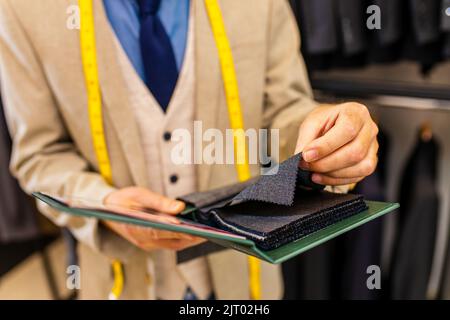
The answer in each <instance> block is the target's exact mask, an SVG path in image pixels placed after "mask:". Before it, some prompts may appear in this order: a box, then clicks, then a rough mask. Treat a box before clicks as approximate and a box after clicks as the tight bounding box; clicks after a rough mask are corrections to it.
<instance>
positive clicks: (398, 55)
mask: <svg viewBox="0 0 450 320" xmlns="http://www.w3.org/2000/svg"><path fill="white" fill-rule="evenodd" d="M280 1H281V0H280ZM290 3H291V5H292V8H293V11H294V13H295V15H296V17H297V20H298V23H299V27H300V30H301V34H302V42H303V44H302V51H303V55H304V58H305V60H306V63H307V67H308V70H309V75H310V79H311V83H312V86H313V89H314V90H315V94H316V99H317V100H319V101H321V102H339V101H344V100H349V99H350V100H354V101H360V102H363V103H365V104H366V105H368V106H369V107H370V109H371V111H372V113H373V116H374V118H375V119H376V121H377V123H378V124H379V126H380V129H381V130H380V136H379V139H380V154H379V167H378V169H377V171H376V172H375V173H374V174H373V175H372V176H371V177H369V178H367V179H366V180H365V181H363V182H362V183H360V184H358V185H357V187H356V189H355V190H354V191H353V192H356V193H363V194H365V195H366V196H367V197H368V198H370V199H373V200H382V201H392V202H394V201H395V202H400V204H401V209H399V210H398V211H397V212H396V213H394V214H390V215H388V216H387V217H385V218H383V219H378V220H376V221H373V222H371V223H370V224H367V225H365V226H363V227H361V228H359V229H357V230H355V231H352V232H350V233H348V234H346V235H344V236H342V237H339V238H338V239H336V240H333V241H330V242H328V243H326V244H324V245H322V246H320V247H318V248H316V249H313V250H311V251H309V252H307V253H306V254H303V255H301V256H300V257H298V258H295V259H293V260H291V261H289V262H287V263H285V264H284V265H283V273H284V280H285V298H286V299H373V300H377V299H431V300H433V299H450V246H449V230H450V170H449V169H450V1H449V0H378V1H365V0H291V1H290ZM372 4H375V5H377V6H378V7H379V8H380V9H381V12H382V13H383V14H382V15H381V21H382V25H383V28H382V29H381V30H369V29H368V28H367V25H366V23H367V18H368V16H369V14H368V13H367V12H366V9H367V7H368V6H370V5H372ZM0 68H1V66H0ZM0 111H1V110H0ZM10 150H11V141H10V138H9V135H8V131H7V128H6V124H5V120H4V117H3V112H2V111H1V112H0V299H74V298H76V292H70V291H69V290H68V289H67V288H66V285H65V281H66V273H65V271H66V267H67V266H68V265H73V264H77V255H76V246H77V244H76V242H75V241H74V239H73V238H72V236H71V234H70V232H69V231H68V230H59V229H58V228H56V227H55V226H53V225H52V224H51V223H50V222H49V221H47V220H46V219H45V218H43V217H42V216H41V215H39V214H38V213H37V211H36V209H35V206H34V203H33V200H31V199H30V198H29V197H28V196H26V195H25V194H24V193H23V192H22V191H21V190H20V188H19V186H18V185H17V182H16V181H15V180H14V179H13V178H12V177H11V176H10V174H9V170H8V163H9V155H10ZM369 265H376V266H379V267H380V270H381V274H382V284H381V289H380V290H369V289H368V288H367V286H366V279H367V276H368V275H367V267H368V266H369Z"/></svg>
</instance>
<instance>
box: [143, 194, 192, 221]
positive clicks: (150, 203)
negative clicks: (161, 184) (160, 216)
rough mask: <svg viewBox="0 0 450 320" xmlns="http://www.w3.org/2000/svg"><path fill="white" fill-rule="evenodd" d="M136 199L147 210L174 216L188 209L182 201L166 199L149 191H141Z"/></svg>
mask: <svg viewBox="0 0 450 320" xmlns="http://www.w3.org/2000/svg"><path fill="white" fill-rule="evenodd" d="M135 199H136V201H138V202H139V203H140V204H141V205H142V206H143V207H145V208H148V209H153V210H156V211H158V212H162V213H167V214H172V215H177V214H179V213H181V212H182V211H183V210H184V209H185V207H186V205H185V204H184V202H182V201H178V200H174V199H170V198H167V197H164V196H163V195H160V194H157V193H154V192H152V191H150V190H147V189H141V190H139V192H138V194H136V198H135Z"/></svg>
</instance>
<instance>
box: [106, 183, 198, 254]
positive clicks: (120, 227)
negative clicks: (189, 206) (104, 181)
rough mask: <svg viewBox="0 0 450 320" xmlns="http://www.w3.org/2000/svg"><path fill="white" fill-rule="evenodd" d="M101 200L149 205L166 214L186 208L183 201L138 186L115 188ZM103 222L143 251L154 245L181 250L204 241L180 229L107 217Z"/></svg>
mask: <svg viewBox="0 0 450 320" xmlns="http://www.w3.org/2000/svg"><path fill="white" fill-rule="evenodd" d="M104 203H105V205H110V206H120V207H127V208H134V209H136V208H137V209H139V208H141V209H152V210H155V211H158V212H161V213H166V214H169V215H177V214H179V213H180V212H182V211H183V210H184V208H185V204H184V203H183V202H181V201H177V200H172V199H169V198H166V197H164V196H162V195H159V194H156V193H154V192H152V191H150V190H147V189H144V188H138V187H131V188H125V189H122V190H118V191H115V192H113V193H111V194H110V195H108V196H107V197H106V199H105V200H104ZM174 221H175V219H174ZM105 225H106V226H107V227H109V228H110V229H111V230H113V231H114V232H116V233H117V234H119V235H120V236H122V237H123V238H125V239H126V240H128V241H130V242H131V243H133V244H134V245H136V246H137V247H139V248H141V249H143V250H145V251H151V250H155V249H170V250H183V249H186V248H188V247H192V246H195V245H198V244H200V243H202V242H204V241H205V240H204V239H200V238H196V237H193V236H189V235H186V234H182V233H175V232H170V231H163V230H156V229H151V228H144V227H139V226H132V225H129V224H123V223H116V222H110V221H108V222H105Z"/></svg>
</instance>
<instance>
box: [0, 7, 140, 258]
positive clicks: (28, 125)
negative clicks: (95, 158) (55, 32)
mask: <svg viewBox="0 0 450 320" xmlns="http://www.w3.org/2000/svg"><path fill="white" fill-rule="evenodd" d="M18 17H19V16H18V15H17V13H16V12H15V11H14V7H13V5H12V4H11V3H10V2H8V0H1V1H0V80H1V90H2V96H3V99H4V107H5V114H6V118H7V121H8V126H9V130H10V132H11V136H12V139H13V150H12V158H11V164H10V167H11V171H12V173H13V174H14V175H15V176H16V177H17V179H18V180H19V182H20V184H21V186H22V188H23V189H24V190H25V191H26V192H28V193H31V192H35V191H40V192H44V193H48V194H51V195H56V196H60V197H79V198H87V199H93V200H98V201H102V200H103V199H104V197H105V196H106V195H108V194H109V193H110V192H112V191H113V190H115V189H114V188H113V187H111V186H109V185H108V184H107V183H106V182H105V181H104V180H103V178H102V177H101V176H100V175H99V174H98V173H95V172H92V171H90V166H89V164H88V163H87V161H86V160H85V159H83V157H82V156H81V155H80V154H79V152H78V151H77V148H76V146H75V145H74V143H73V142H72V141H71V138H70V136H69V134H68V132H67V130H66V128H65V125H64V121H63V119H62V118H61V115H60V114H59V111H58V106H57V104H56V102H55V99H54V97H53V95H52V90H51V88H50V86H49V84H48V82H47V79H46V76H45V73H44V70H43V67H42V65H41V64H40V62H39V57H38V56H37V55H36V54H35V51H34V49H33V45H32V43H31V41H30V40H29V39H28V37H27V34H26V32H25V31H24V29H23V27H22V25H21V23H20V19H19V18H18ZM39 208H40V210H41V211H42V212H43V213H44V214H45V215H47V216H48V217H49V218H50V219H51V220H53V222H55V223H56V224H57V225H59V226H67V227H69V228H70V229H71V230H72V232H73V234H74V235H75V237H77V238H78V240H79V241H81V242H83V243H85V244H87V245H89V246H90V247H92V248H94V249H95V250H97V251H101V252H103V253H104V254H106V255H108V256H111V257H113V258H121V259H125V258H126V256H127V253H128V251H130V250H124V248H126V247H127V246H126V243H125V240H122V239H121V238H119V237H118V236H116V235H115V234H113V233H112V232H110V231H109V230H107V229H106V228H104V227H103V226H102V225H101V224H99V222H98V220H96V219H85V218H80V217H74V216H69V215H66V214H62V213H59V212H56V211H54V210H52V209H50V208H49V207H47V206H45V205H42V204H39ZM128 247H131V246H129V245H128Z"/></svg>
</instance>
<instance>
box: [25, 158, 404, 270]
mask: <svg viewBox="0 0 450 320" xmlns="http://www.w3.org/2000/svg"><path fill="white" fill-rule="evenodd" d="M300 160H301V154H298V155H296V156H294V157H292V158H290V159H288V160H286V161H285V162H283V163H281V164H280V165H279V166H277V167H275V168H274V169H272V170H273V171H272V172H269V173H267V174H266V175H263V176H261V177H259V178H254V179H252V180H249V181H247V182H245V183H238V184H234V185H231V186H227V187H223V188H220V189H216V190H211V191H208V192H200V193H194V194H189V195H186V196H183V197H180V198H179V200H182V201H184V202H185V203H186V205H187V206H186V209H185V211H184V212H183V213H182V214H181V215H180V216H178V217H173V216H168V215H165V214H161V213H158V212H153V211H149V210H142V209H139V208H121V207H114V206H104V205H102V204H98V203H93V202H91V201H89V200H86V199H58V198H56V197H52V196H49V195H45V194H42V193H35V194H34V196H35V197H36V198H38V199H39V200H41V201H44V202H45V203H47V204H48V205H50V206H51V207H53V208H55V209H56V210H59V211H62V212H66V213H69V214H73V215H78V216H84V217H92V218H98V219H104V220H113V221H118V222H124V223H131V224H135V225H140V226H147V227H152V228H157V229H163V230H169V231H175V232H183V233H187V234H192V235H195V236H200V237H203V238H206V239H208V240H210V241H211V242H214V243H215V244H218V245H220V246H223V247H226V248H232V249H235V250H238V251H241V252H244V253H246V254H249V255H253V256H256V257H258V258H260V259H262V260H265V261H268V262H271V263H280V262H283V261H286V260H288V259H289V258H292V257H294V256H296V255H298V254H300V253H302V252H305V251H307V250H309V249H311V248H313V247H315V246H317V245H319V244H321V243H323V242H325V241H327V240H330V239H332V238H334V237H336V236H338V235H340V234H342V233H344V232H346V231H349V230H351V229H354V228H356V227H358V226H360V225H362V224H364V223H366V222H369V221H371V220H373V219H375V218H377V217H380V216H382V215H384V214H386V213H388V212H391V211H393V210H394V209H396V208H397V207H398V204H393V203H380V202H370V201H365V200H364V198H363V196H360V195H354V194H336V193H330V192H327V191H325V190H323V187H321V186H319V185H316V184H314V183H313V182H312V181H311V173H309V172H306V171H303V170H301V169H299V167H298V164H299V162H300Z"/></svg>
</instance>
